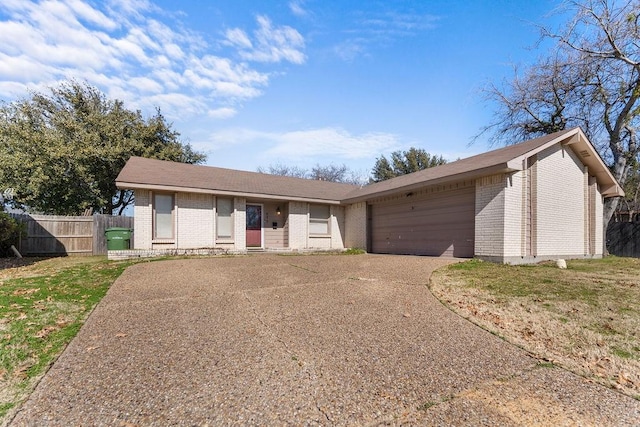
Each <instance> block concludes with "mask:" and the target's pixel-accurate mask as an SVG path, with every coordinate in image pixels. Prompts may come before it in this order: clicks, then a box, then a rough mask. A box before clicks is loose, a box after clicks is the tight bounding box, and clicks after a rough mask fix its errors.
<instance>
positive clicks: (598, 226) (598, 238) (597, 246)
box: [594, 184, 605, 256]
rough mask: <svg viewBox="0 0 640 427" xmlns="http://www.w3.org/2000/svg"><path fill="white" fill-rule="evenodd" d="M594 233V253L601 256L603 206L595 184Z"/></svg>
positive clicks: (602, 250) (598, 189)
mask: <svg viewBox="0 0 640 427" xmlns="http://www.w3.org/2000/svg"><path fill="white" fill-rule="evenodd" d="M595 204H596V206H595V208H596V214H595V220H596V223H595V233H596V236H595V237H596V239H595V240H596V242H595V248H594V249H595V254H594V255H596V256H602V255H603V254H604V235H605V230H604V228H603V227H604V219H603V218H602V216H603V215H604V206H603V203H602V193H601V192H600V187H599V186H598V184H596V197H595Z"/></svg>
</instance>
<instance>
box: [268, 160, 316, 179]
mask: <svg viewBox="0 0 640 427" xmlns="http://www.w3.org/2000/svg"><path fill="white" fill-rule="evenodd" d="M257 171H258V172H260V173H266V174H269V175H280V176H292V177H294V178H308V176H307V175H308V174H309V172H308V171H307V170H306V169H303V168H300V167H298V166H290V165H285V164H284V163H275V164H271V165H269V166H267V167H262V166H259V167H258V169H257Z"/></svg>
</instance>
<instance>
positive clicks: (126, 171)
mask: <svg viewBox="0 0 640 427" xmlns="http://www.w3.org/2000/svg"><path fill="white" fill-rule="evenodd" d="M116 185H117V186H118V188H127V189H138V188H143V189H155V190H165V191H185V190H188V192H195V193H215V194H227V195H235V196H244V197H259V198H262V199H264V198H267V199H269V198H271V199H287V200H299V201H323V202H328V203H335V204H337V203H339V202H340V200H342V199H343V198H344V197H345V196H346V195H347V194H348V193H350V192H352V191H353V190H354V189H356V188H359V187H358V186H355V185H351V184H342V183H336V182H328V181H318V180H311V179H302V178H292V177H286V176H278V175H269V174H265V173H259V172H247V171H240V170H235V169H223V168H216V167H211V166H200V165H192V164H187V163H178V162H168V161H164V160H155V159H147V158H143V157H131V158H130V159H129V161H128V162H127V164H126V165H125V167H124V168H123V169H122V171H120V174H119V175H118V177H117V178H116Z"/></svg>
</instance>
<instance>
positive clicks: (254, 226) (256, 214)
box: [247, 205, 262, 248]
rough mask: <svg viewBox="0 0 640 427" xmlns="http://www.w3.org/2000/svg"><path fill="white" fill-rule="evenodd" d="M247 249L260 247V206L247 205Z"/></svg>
mask: <svg viewBox="0 0 640 427" xmlns="http://www.w3.org/2000/svg"><path fill="white" fill-rule="evenodd" d="M247 247H248V248H256V247H257V248H261V247H262V206H260V205H247Z"/></svg>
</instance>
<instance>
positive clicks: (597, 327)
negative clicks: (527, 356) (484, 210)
mask: <svg viewBox="0 0 640 427" xmlns="http://www.w3.org/2000/svg"><path fill="white" fill-rule="evenodd" d="M567 264H568V268H567V269H566V270H561V269H559V268H557V267H556V265H555V263H542V264H539V265H530V266H509V265H497V264H492V263H487V262H481V261H476V260H472V261H467V262H463V263H459V264H454V265H450V266H448V267H445V268H442V269H440V270H438V271H436V272H435V273H434V274H433V276H432V279H431V285H430V288H431V291H432V292H433V294H434V295H435V296H436V297H437V298H438V299H440V301H442V302H443V303H444V304H445V305H447V306H449V307H450V308H451V309H452V310H453V311H455V312H457V313H459V314H460V315H462V316H463V317H466V318H468V319H469V320H471V321H472V322H474V323H476V324H478V325H480V326H482V327H483V328H485V329H487V330H489V331H490V332H492V333H495V334H496V335H499V336H501V337H503V338H504V339H506V340H507V341H509V342H512V343H514V344H516V345H518V346H520V347H522V348H524V349H526V350H527V351H529V352H531V353H533V354H534V355H535V356H537V357H539V358H542V359H544V360H547V361H548V362H551V363H554V364H557V365H560V366H562V367H565V368H567V369H569V370H571V371H573V372H576V373H578V374H580V375H583V376H585V377H587V378H589V379H591V380H594V381H597V382H599V383H602V384H605V385H607V386H610V387H613V388H615V389H618V390H620V391H621V392H623V393H625V394H628V395H630V396H633V397H635V398H636V399H640V259H635V258H617V257H607V258H604V259H602V260H573V261H568V262H567Z"/></svg>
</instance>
